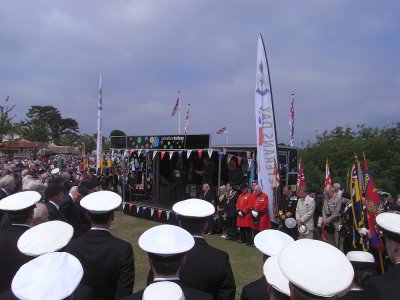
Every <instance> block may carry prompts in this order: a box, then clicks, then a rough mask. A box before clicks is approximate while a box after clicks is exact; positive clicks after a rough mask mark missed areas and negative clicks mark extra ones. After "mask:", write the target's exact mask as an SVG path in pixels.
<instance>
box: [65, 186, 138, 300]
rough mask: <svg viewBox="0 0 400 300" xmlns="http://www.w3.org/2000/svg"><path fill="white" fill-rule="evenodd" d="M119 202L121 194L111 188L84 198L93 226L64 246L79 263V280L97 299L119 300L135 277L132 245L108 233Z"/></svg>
mask: <svg viewBox="0 0 400 300" xmlns="http://www.w3.org/2000/svg"><path fill="white" fill-rule="evenodd" d="M121 202H122V199H121V196H119V195H118V194H116V193H114V192H110V191H99V192H94V193H91V194H89V195H87V196H86V197H84V198H83V199H82V200H81V202H80V203H81V206H82V207H83V208H85V209H86V210H87V211H88V217H89V220H90V222H91V225H92V227H91V229H90V230H89V231H88V232H87V233H86V234H84V235H82V236H81V237H79V238H76V239H73V240H71V242H70V243H69V244H68V245H67V246H66V249H65V251H66V252H68V253H70V254H72V255H74V256H76V257H77V258H78V259H79V261H80V262H81V264H82V266H83V269H84V275H83V279H82V283H83V284H84V285H86V286H88V287H89V288H91V289H92V292H93V296H94V297H95V298H96V299H104V300H108V299H110V300H111V299H121V298H122V297H124V296H127V295H129V294H131V293H132V289H133V285H134V280H135V267H134V256H133V250H132V246H131V244H130V243H128V242H126V241H124V240H121V239H119V238H116V237H114V236H112V235H111V233H110V225H111V222H112V221H113V220H114V210H115V209H116V208H118V207H119V206H120V204H121Z"/></svg>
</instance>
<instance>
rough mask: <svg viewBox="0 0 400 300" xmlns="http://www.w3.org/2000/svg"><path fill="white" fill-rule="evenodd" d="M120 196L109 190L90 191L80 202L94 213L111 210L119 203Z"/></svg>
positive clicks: (120, 200)
mask: <svg viewBox="0 0 400 300" xmlns="http://www.w3.org/2000/svg"><path fill="white" fill-rule="evenodd" d="M121 202H122V198H121V196H120V195H118V194H117V193H114V192H111V191H99V192H94V193H90V194H89V195H87V196H85V197H83V198H82V200H81V202H80V204H81V206H82V207H83V208H86V209H87V210H88V211H90V212H91V213H94V214H96V213H97V214H102V213H107V212H109V211H112V210H114V209H116V208H118V207H119V206H120V205H121Z"/></svg>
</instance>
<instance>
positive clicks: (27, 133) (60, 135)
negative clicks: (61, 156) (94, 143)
mask: <svg viewBox="0 0 400 300" xmlns="http://www.w3.org/2000/svg"><path fill="white" fill-rule="evenodd" d="M26 116H27V119H26V120H23V121H21V122H20V123H19V124H18V127H19V129H20V133H21V135H22V136H23V137H25V138H27V139H31V140H35V141H40V142H49V141H51V142H53V143H55V144H57V145H68V143H69V141H68V140H71V139H64V137H68V136H69V137H71V135H72V136H74V135H76V137H77V134H78V133H79V127H78V122H77V121H76V120H74V119H72V118H62V116H61V113H60V112H59V111H58V109H57V108H55V107H54V106H50V105H48V106H40V105H34V106H31V108H30V109H29V110H28V112H27V113H26ZM70 146H72V145H70Z"/></svg>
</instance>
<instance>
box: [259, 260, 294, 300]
mask: <svg viewBox="0 0 400 300" xmlns="http://www.w3.org/2000/svg"><path fill="white" fill-rule="evenodd" d="M263 272H264V276H265V278H266V279H267V282H268V283H269V284H270V285H271V286H272V287H273V288H274V289H275V290H277V291H278V292H280V293H282V294H285V295H286V296H290V289H289V280H287V278H286V277H285V275H283V273H282V271H281V268H280V267H279V263H278V257H277V256H272V257H270V258H268V259H267V260H266V261H265V263H264V267H263Z"/></svg>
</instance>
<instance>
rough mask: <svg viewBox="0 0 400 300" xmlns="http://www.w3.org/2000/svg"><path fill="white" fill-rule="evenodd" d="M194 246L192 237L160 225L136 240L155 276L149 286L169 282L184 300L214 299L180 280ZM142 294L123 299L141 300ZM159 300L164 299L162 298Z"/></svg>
mask: <svg viewBox="0 0 400 300" xmlns="http://www.w3.org/2000/svg"><path fill="white" fill-rule="evenodd" d="M193 246H194V239H193V237H192V235H191V234H190V233H189V232H187V231H186V230H184V229H182V228H180V227H178V226H174V225H159V226H156V227H153V228H150V229H148V230H146V231H145V232H144V233H143V234H142V235H141V236H140V238H139V247H140V248H141V249H143V250H144V251H146V252H147V255H148V261H149V264H150V267H151V270H152V274H154V278H153V279H152V280H151V282H150V283H149V286H150V285H151V284H152V283H155V282H160V281H170V282H174V283H176V284H178V285H179V286H180V287H181V289H182V291H183V294H184V297H185V299H186V300H190V299H193V300H197V299H209V300H211V299H213V296H212V295H211V294H209V293H206V292H204V291H201V290H198V289H195V288H192V287H189V286H187V285H186V284H185V282H184V281H183V280H181V279H180V270H181V268H182V265H183V264H184V263H185V259H186V257H185V255H186V254H187V252H188V251H189V250H190V249H192V248H193ZM192 271H193V272H196V270H192ZM143 292H144V290H141V291H139V292H137V293H135V294H134V295H132V296H129V297H127V298H125V299H142V295H143ZM160 298H162V299H163V297H162V296H161V295H160Z"/></svg>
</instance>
